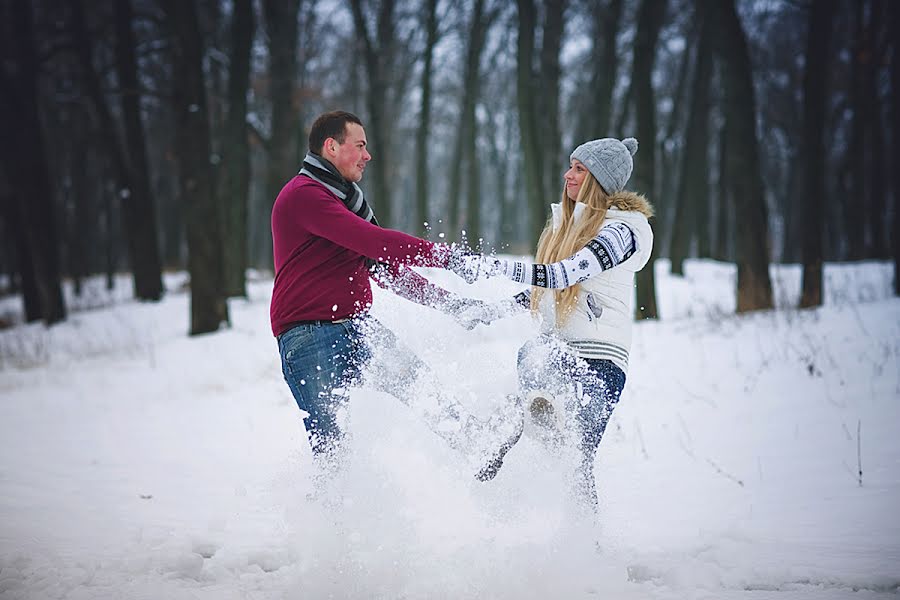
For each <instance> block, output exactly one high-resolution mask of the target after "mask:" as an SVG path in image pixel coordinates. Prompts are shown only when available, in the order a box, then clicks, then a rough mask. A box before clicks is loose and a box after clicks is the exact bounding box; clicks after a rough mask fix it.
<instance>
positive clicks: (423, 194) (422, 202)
mask: <svg viewBox="0 0 900 600" xmlns="http://www.w3.org/2000/svg"><path fill="white" fill-rule="evenodd" d="M422 4H423V6H422V9H423V21H424V26H425V48H424V49H423V52H422V97H421V101H420V107H419V126H418V128H417V129H416V217H417V218H418V220H419V226H420V227H421V233H422V235H425V234H426V233H427V232H428V227H427V226H426V225H425V223H427V222H428V205H429V202H428V198H429V194H428V190H429V188H430V184H429V180H428V156H429V152H428V149H429V147H430V145H431V140H429V132H430V130H431V79H432V75H433V73H432V71H433V70H434V69H433V62H434V47H435V45H437V41H438V23H437V0H423V1H422Z"/></svg>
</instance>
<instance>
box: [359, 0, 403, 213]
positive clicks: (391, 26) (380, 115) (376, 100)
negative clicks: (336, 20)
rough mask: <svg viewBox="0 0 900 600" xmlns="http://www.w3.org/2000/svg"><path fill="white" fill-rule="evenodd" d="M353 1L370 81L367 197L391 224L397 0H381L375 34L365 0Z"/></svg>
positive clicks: (368, 94) (368, 97) (368, 95)
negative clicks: (391, 93) (391, 106)
mask: <svg viewBox="0 0 900 600" xmlns="http://www.w3.org/2000/svg"><path fill="white" fill-rule="evenodd" d="M350 5H351V8H352V10H353V23H354V26H355V30H356V36H357V37H358V38H359V43H360V45H361V46H362V57H363V61H364V62H365V65H366V69H365V72H366V77H367V80H368V84H369V85H368V93H367V94H366V106H367V108H368V112H369V122H368V124H367V126H366V130H367V132H368V134H369V138H370V139H371V140H372V142H371V144H372V147H373V157H374V158H373V160H372V166H371V167H369V170H371V171H372V179H371V183H370V184H369V185H368V186H367V187H368V188H369V189H370V190H371V191H372V194H371V195H370V194H366V197H367V198H368V197H370V196H371V197H372V199H373V205H374V206H375V207H376V208H377V214H378V220H379V222H381V224H382V225H390V224H391V223H392V218H393V215H392V214H391V212H392V211H391V208H392V207H391V194H390V188H389V186H388V180H389V169H390V164H391V152H390V148H391V143H392V140H393V137H394V136H393V135H392V130H393V127H391V125H390V123H389V115H388V110H389V107H388V103H389V101H390V98H389V90H390V87H391V75H392V67H393V66H394V57H395V51H396V46H395V44H396V38H397V35H396V22H395V20H396V14H395V3H394V0H380V2H379V3H378V6H377V7H376V10H377V15H376V17H375V33H374V35H373V34H372V33H370V32H369V26H368V24H367V16H366V14H365V11H364V9H363V2H362V0H351V2H350ZM375 148H377V150H375Z"/></svg>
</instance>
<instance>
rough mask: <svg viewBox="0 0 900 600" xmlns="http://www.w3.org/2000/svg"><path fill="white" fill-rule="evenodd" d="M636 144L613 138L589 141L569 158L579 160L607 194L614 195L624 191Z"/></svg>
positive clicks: (629, 140) (633, 141)
mask: <svg viewBox="0 0 900 600" xmlns="http://www.w3.org/2000/svg"><path fill="white" fill-rule="evenodd" d="M637 149H638V142H637V140H636V139H634V138H625V139H624V140H622V141H621V142H620V141H619V140H617V139H615V138H603V139H600V140H591V141H590V142H585V143H583V144H582V145H580V146H578V147H577V148H575V151H574V152H572V154H571V156H570V157H569V158H574V159H576V160H580V161H581V162H582V163H584V165H585V166H586V167H587V168H588V171H590V172H591V175H593V176H594V178H596V179H597V182H598V183H599V184H600V185H601V186H603V190H604V191H605V192H606V193H607V194H615V193H616V192H621V191H622V190H623V189H625V184H626V183H628V178H629V177H631V170H632V169H633V168H634V162H633V161H632V160H631V155H632V154H634V153H635V152H637Z"/></svg>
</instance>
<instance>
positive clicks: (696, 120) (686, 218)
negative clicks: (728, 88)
mask: <svg viewBox="0 0 900 600" xmlns="http://www.w3.org/2000/svg"><path fill="white" fill-rule="evenodd" d="M703 9H704V5H703V3H702V2H695V15H696V18H697V20H698V21H700V30H699V37H700V39H699V41H698V43H697V58H696V60H695V61H694V63H695V65H694V77H693V82H692V84H691V94H690V98H691V100H690V111H689V112H688V121H687V129H686V130H685V134H684V157H683V159H682V161H681V178H680V179H679V182H678V193H677V195H676V198H675V203H676V204H675V219H674V224H673V227H672V244H671V249H670V250H669V258H670V259H671V261H672V273H674V274H678V275H684V260H685V259H686V258H687V257H688V255H689V253H690V248H691V242H692V241H694V240H696V241H697V242H698V246H700V239H701V238H703V237H706V238H707V240H708V235H709V233H708V224H709V221H708V218H707V217H708V213H709V206H708V205H709V166H708V163H707V154H708V149H709V108H710V102H709V85H710V81H711V79H712V63H713V61H712V28H713V27H714V23H712V22H711V21H710V19H709V15H707V14H705V13H704V11H703ZM706 246H707V247H708V241H707V242H706Z"/></svg>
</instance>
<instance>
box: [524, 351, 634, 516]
mask: <svg viewBox="0 0 900 600" xmlns="http://www.w3.org/2000/svg"><path fill="white" fill-rule="evenodd" d="M518 373H519V386H520V388H521V390H522V393H523V395H527V394H528V393H529V392H536V391H537V392H544V393H549V394H552V395H553V396H554V397H556V398H565V409H566V423H567V424H568V428H569V429H570V431H569V433H570V434H572V435H574V440H573V441H574V445H575V447H576V448H577V450H578V459H577V460H578V463H577V464H578V466H577V468H576V472H575V490H576V493H578V494H579V495H580V496H582V499H583V500H585V501H587V502H590V503H591V504H594V505H595V504H596V502H597V491H596V486H595V484H594V473H593V467H594V457H595V456H596V454H597V447H598V446H599V445H600V440H601V438H602V437H603V432H604V431H605V430H606V425H607V423H608V422H609V418H610V417H611V416H612V412H613V409H614V408H615V407H616V404H617V403H618V402H619V397H620V396H621V394H622V389H623V388H624V387H625V373H624V372H623V371H622V369H620V368H619V367H618V366H616V365H615V364H614V363H613V362H611V361H609V360H603V359H587V358H579V357H578V356H576V355H575V354H574V353H572V351H571V350H570V349H569V348H568V346H566V344H565V343H564V342H562V341H560V340H556V339H554V338H551V337H549V336H542V337H540V338H537V339H534V340H531V341H529V342H527V343H526V344H525V345H524V346H522V348H520V349H519V356H518Z"/></svg>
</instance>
